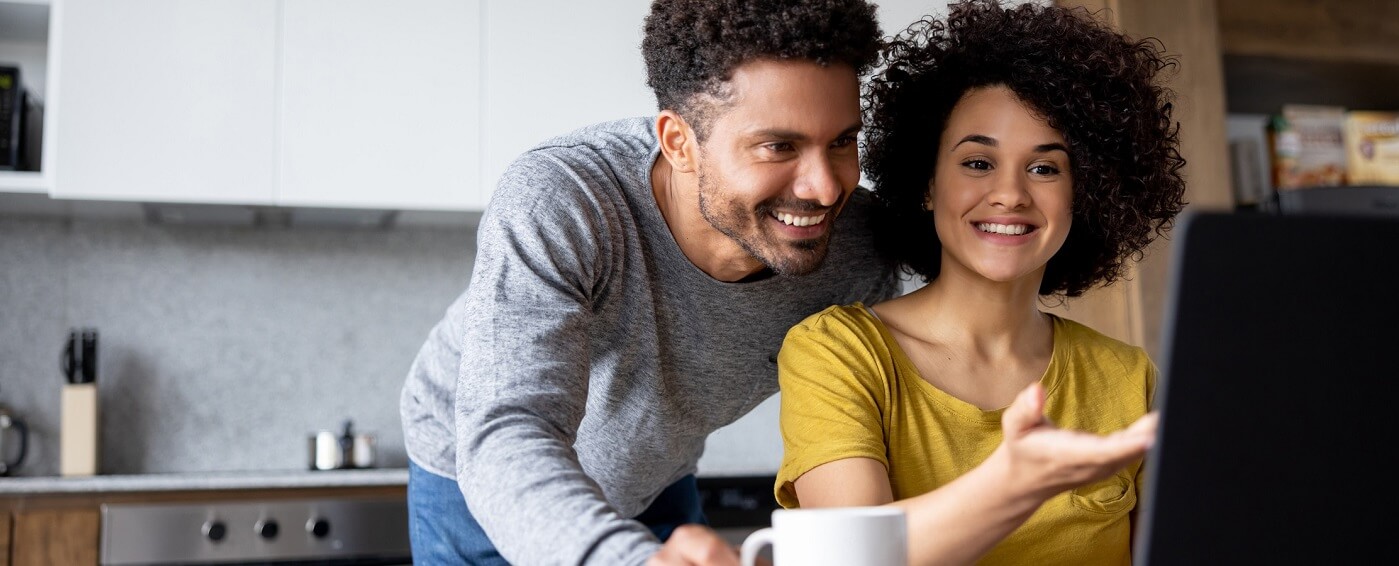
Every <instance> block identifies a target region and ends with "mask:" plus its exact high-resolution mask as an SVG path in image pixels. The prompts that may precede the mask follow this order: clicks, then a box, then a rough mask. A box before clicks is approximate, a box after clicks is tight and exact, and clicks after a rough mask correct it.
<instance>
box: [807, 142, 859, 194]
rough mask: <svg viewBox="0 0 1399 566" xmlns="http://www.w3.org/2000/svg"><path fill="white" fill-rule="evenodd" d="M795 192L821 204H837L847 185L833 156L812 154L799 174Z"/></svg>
mask: <svg viewBox="0 0 1399 566" xmlns="http://www.w3.org/2000/svg"><path fill="white" fill-rule="evenodd" d="M857 167H858V165H857ZM795 192H796V196H797V198H800V199H802V200H812V201H816V202H818V203H820V204H821V206H835V204H836V203H838V202H840V197H841V195H842V194H843V193H844V192H845V187H844V186H843V185H842V182H841V176H840V171H839V169H838V165H837V164H836V163H835V162H833V160H832V159H831V156H829V155H812V156H810V157H807V158H805V159H804V160H803V163H802V165H801V170H800V171H799V172H798V175H797V180H796V187H795Z"/></svg>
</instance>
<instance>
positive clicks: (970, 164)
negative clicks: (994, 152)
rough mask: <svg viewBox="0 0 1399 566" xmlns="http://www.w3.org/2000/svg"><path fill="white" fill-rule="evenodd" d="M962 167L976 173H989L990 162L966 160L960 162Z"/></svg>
mask: <svg viewBox="0 0 1399 566" xmlns="http://www.w3.org/2000/svg"><path fill="white" fill-rule="evenodd" d="M962 166H963V167H966V168H968V169H975V170H977V171H990V170H991V162H990V161H987V160H985V159H968V160H966V161H963V162H962Z"/></svg>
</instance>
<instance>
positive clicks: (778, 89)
mask: <svg viewBox="0 0 1399 566" xmlns="http://www.w3.org/2000/svg"><path fill="white" fill-rule="evenodd" d="M729 87H730V89H731V90H730V92H731V93H732V97H731V98H730V100H728V101H727V103H726V104H724V105H723V106H722V107H721V108H720V109H719V111H718V115H717V117H716V118H714V120H713V122H712V123H711V124H710V125H709V128H708V129H709V134H708V137H707V138H706V139H705V140H704V142H703V143H702V144H701V146H700V151H699V160H698V169H699V209H700V213H701V214H702V215H703V216H704V219H705V220H706V221H708V222H709V224H710V225H712V226H713V227H714V228H715V229H716V230H718V231H719V232H721V233H723V234H724V235H726V236H728V237H729V238H731V239H733V240H734V241H735V242H737V243H738V244H739V245H740V246H741V247H742V248H743V249H744V250H745V251H747V252H748V253H749V254H750V255H752V256H753V257H754V258H757V259H758V260H759V261H761V262H762V263H763V264H764V265H766V266H767V267H768V268H770V269H772V270H773V271H774V272H776V273H778V274H781V275H804V274H807V273H810V272H812V271H814V270H815V269H816V268H817V267H820V265H821V261H822V260H823V259H825V257H826V250H827V247H828V245H829V243H830V238H831V233H830V232H831V231H830V227H831V224H832V223H833V221H834V220H835V217H836V215H837V214H838V213H839V212H840V208H841V206H842V205H843V204H844V203H845V199H846V197H847V196H849V194H850V192H851V191H853V190H854V189H855V185H856V184H858V183H859V181H860V156H859V153H858V149H857V147H856V136H857V135H858V133H859V130H860V89H859V78H858V77H857V76H856V75H855V71H854V69H852V68H851V67H849V66H847V65H831V66H829V67H822V66H820V65H818V64H816V63H813V62H810V61H776V60H761V61H753V62H749V63H745V64H744V65H742V66H740V67H738V68H737V69H735V71H734V73H733V78H732V80H731V81H730V83H729Z"/></svg>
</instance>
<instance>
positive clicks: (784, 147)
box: [763, 142, 792, 153]
mask: <svg viewBox="0 0 1399 566" xmlns="http://www.w3.org/2000/svg"><path fill="white" fill-rule="evenodd" d="M763 147H765V148H767V150H768V151H775V152H778V153H783V152H788V151H792V144H791V143H788V142H772V143H768V144H763Z"/></svg>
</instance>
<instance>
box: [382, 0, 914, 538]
mask: <svg viewBox="0 0 1399 566" xmlns="http://www.w3.org/2000/svg"><path fill="white" fill-rule="evenodd" d="M880 35H881V34H880V30H879V26H878V24H877V23H876V20H875V14H874V6H873V5H870V4H868V3H866V2H865V1H864V0H802V1H799V2H798V1H792V0H658V1H657V2H655V3H654V4H653V5H652V8H651V13H650V15H649V16H648V17H647V19H646V34H645V39H644V41H643V44H642V49H643V50H644V52H645V56H646V64H647V72H648V83H649V84H650V86H651V87H652V88H653V89H654V90H655V91H656V97H657V100H658V103H659V107H660V113H659V115H658V116H656V117H654V118H653V119H646V118H637V119H630V120H620V121H616V122H609V123H604V124H599V125H596V126H592V127H589V128H584V129H582V130H579V131H576V132H573V133H571V134H568V135H566V136H563V137H559V138H556V139H553V140H551V141H548V142H546V143H544V144H542V145H540V146H538V147H536V148H535V149H533V150H531V151H529V152H527V153H525V154H524V155H523V156H521V157H520V158H519V159H518V160H517V161H516V162H515V163H514V164H513V165H512V166H511V167H510V168H509V169H508V170H507V171H506V173H505V174H504V175H503V177H502V179H501V181H500V185H499V187H498V188H497V190H496V192H495V196H494V198H493V200H492V202H491V204H490V206H489V207H488V209H487V211H486V213H485V215H484V216H483V218H482V220H481V226H480V229H479V233H478V238H477V239H478V249H477V256H476V265H475V268H474V270H473V273H472V281H471V284H470V286H469V287H468V288H467V290H466V292H465V293H464V294H463V295H462V296H461V297H460V298H459V299H458V300H457V301H456V302H454V303H453V305H452V306H451V307H450V308H449V309H448V311H447V314H446V316H445V317H444V318H443V320H442V321H441V322H440V323H438V325H437V326H436V327H435V328H434V329H433V331H432V333H431V335H430V337H429V338H428V341H427V343H426V344H424V345H423V348H422V351H421V352H420V353H419V354H418V357H417V359H416V360H415V361H414V364H413V367H412V369H411V370H410V372H409V376H408V380H407V383H406V384H405V386H404V389H403V397H402V405H401V408H402V415H403V424H404V434H405V441H406V446H407V450H408V455H409V457H410V459H411V463H410V480H409V505H410V508H411V521H412V540H413V553H414V558H415V561H416V562H418V563H424V564H437V563H461V562H468V563H472V564H504V563H506V562H505V561H506V560H509V561H510V562H513V563H519V564H556V563H567V564H576V563H587V564H640V563H644V562H648V561H649V562H651V563H654V564H669V563H676V564H688V563H698V564H707V563H708V564H731V563H732V564H736V563H737V556H736V553H735V552H734V551H733V549H732V548H731V547H729V546H728V545H726V544H724V543H723V541H722V539H720V538H719V537H718V536H717V535H715V534H714V532H713V531H711V530H709V529H707V528H704V527H697V526H680V525H684V524H690V523H699V524H702V523H703V522H704V517H703V514H702V512H701V510H700V505H699V497H698V493H697V491H696V488H695V480H694V473H695V471H696V463H697V461H698V460H699V457H700V454H701V453H702V452H703V449H704V441H705V438H706V437H707V436H708V435H709V433H711V432H713V431H714V430H715V429H717V428H719V427H722V426H724V425H726V424H728V423H731V422H733V421H734V420H735V419H737V418H738V417H740V416H742V415H743V414H745V413H747V412H748V411H749V410H751V409H752V408H753V407H754V406H756V405H757V404H758V403H760V402H761V401H763V400H764V399H766V398H767V397H769V396H771V395H772V394H773V393H774V392H776V390H777V381H776V373H775V372H776V366H775V359H776V353H777V350H778V348H779V347H780V346H781V343H782V338H783V336H784V335H785V333H786V331H787V329H788V328H789V327H791V326H792V325H793V324H795V323H796V322H798V321H800V320H801V319H802V318H804V317H805V316H807V315H809V314H811V313H813V312H816V311H818V310H820V309H822V308H825V307H827V306H829V305H831V304H836V303H848V302H852V301H865V302H873V301H878V300H881V299H884V298H888V297H890V296H893V295H894V294H896V293H897V289H898V282H897V280H896V278H895V276H894V270H893V267H892V266H891V265H890V264H888V263H886V262H884V261H882V260H880V259H878V258H877V257H876V256H875V254H873V253H872V252H871V251H870V250H871V249H872V247H871V242H870V233H869V232H870V230H869V226H868V208H869V206H870V196H869V193H868V192H867V191H865V190H864V189H857V188H856V185H857V184H858V182H859V172H860V169H859V155H858V152H857V148H856V136H857V134H858V132H859V130H860V126H861V116H860V98H859V96H860V91H859V77H860V75H862V74H863V73H864V72H865V71H866V70H868V68H869V66H870V64H871V62H872V61H873V60H874V58H875V55H876V52H877V50H878V46H879V38H880ZM828 256H829V257H828ZM662 540H664V541H665V543H664V545H662V543H661V542H660V541H662Z"/></svg>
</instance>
